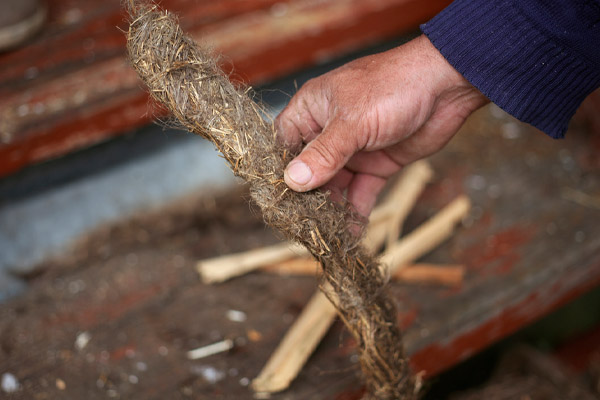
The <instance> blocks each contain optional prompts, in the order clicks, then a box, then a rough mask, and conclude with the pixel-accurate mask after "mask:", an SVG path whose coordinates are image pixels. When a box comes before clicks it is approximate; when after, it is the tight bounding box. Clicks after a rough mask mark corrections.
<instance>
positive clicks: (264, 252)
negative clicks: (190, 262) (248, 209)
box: [196, 242, 308, 283]
mask: <svg viewBox="0 0 600 400" xmlns="http://www.w3.org/2000/svg"><path fill="white" fill-rule="evenodd" d="M306 254H308V251H307V250H306V249H305V248H304V247H303V246H300V245H296V244H293V243H288V242H285V243H280V244H276V245H274V246H269V247H263V248H260V249H254V250H250V251H245V252H242V253H237V254H228V255H225V256H220V257H215V258H210V259H207V260H202V261H200V262H198V264H197V265H196V269H197V270H198V272H199V273H200V276H201V278H202V281H203V282H204V283H216V282H224V281H226V280H228V279H231V278H233V277H234V276H239V275H243V274H245V273H247V272H249V271H252V270H254V269H256V268H258V267H260V266H262V265H269V264H274V263H277V262H279V261H284V260H289V259H290V258H294V257H298V256H301V255H306Z"/></svg>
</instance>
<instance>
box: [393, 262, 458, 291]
mask: <svg viewBox="0 0 600 400" xmlns="http://www.w3.org/2000/svg"><path fill="white" fill-rule="evenodd" d="M464 276H465V266H464V265H434V264H412V265H410V266H407V267H406V268H400V269H399V270H397V271H396V272H395V273H394V274H393V275H392V279H393V280H394V281H398V282H403V283H411V284H421V285H423V284H425V285H430V284H434V285H444V286H458V285H460V284H461V283H462V281H463V278H464Z"/></svg>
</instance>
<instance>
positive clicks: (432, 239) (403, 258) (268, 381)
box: [252, 196, 469, 393]
mask: <svg viewBox="0 0 600 400" xmlns="http://www.w3.org/2000/svg"><path fill="white" fill-rule="evenodd" d="M468 206H469V201H468V199H467V198H466V197H465V196H461V197H459V198H457V199H456V200H454V201H453V202H452V203H451V204H449V205H448V206H446V207H444V208H443V209H442V210H441V211H440V212H439V213H438V214H437V215H435V216H434V217H433V218H431V219H430V220H428V221H427V222H425V223H424V224H423V225H421V226H420V227H419V228H417V229H415V231H413V232H411V233H410V234H408V235H407V236H406V237H405V238H404V239H402V240H400V241H399V242H397V243H396V244H394V246H392V248H391V249H390V252H388V255H387V260H388V265H390V266H392V267H391V268H389V271H391V272H392V273H394V272H395V271H396V270H397V269H398V267H397V266H395V265H394V264H393V262H396V261H399V262H402V263H403V264H402V265H404V264H407V263H410V262H412V261H414V260H416V259H417V258H419V257H421V256H422V255H424V254H426V253H427V252H429V251H430V250H431V249H433V248H434V247H435V246H437V245H438V244H439V243H441V242H442V241H443V240H445V239H446V238H448V237H449V236H450V235H451V234H452V229H453V228H454V226H455V225H456V223H457V222H458V221H460V220H461V219H462V218H463V217H464V215H466V213H467V212H468V210H469V207H468ZM417 241H422V242H423V244H422V245H421V244H417V245H415V242H417ZM404 242H406V243H407V244H408V245H404V244H403V243H404ZM410 246H414V249H409V248H407V247H410ZM319 299H325V300H327V298H326V297H325V295H323V294H322V293H321V292H316V293H315V294H314V295H313V297H312V299H311V301H310V303H309V304H310V307H309V306H307V307H305V308H304V310H302V313H301V314H300V316H299V317H298V319H297V320H296V321H295V322H294V324H293V325H292V327H291V328H290V329H289V330H288V331H287V333H286V335H285V337H284V338H283V341H282V342H281V343H280V344H279V346H278V347H277V349H275V352H274V353H273V354H272V355H271V358H270V359H269V361H268V362H267V365H266V366H265V367H264V368H263V370H262V371H261V372H260V374H259V375H258V377H257V378H256V379H254V381H253V383H252V388H253V389H254V390H255V391H258V392H268V393H273V392H278V391H281V390H284V389H286V388H287V387H288V385H289V384H290V382H291V381H292V380H293V379H294V378H295V377H296V375H297V373H298V371H300V369H301V368H302V366H303V365H304V363H305V362H306V360H307V359H308V357H309V356H310V354H312V351H313V350H314V349H315V348H316V347H317V345H318V344H319V343H320V342H321V339H322V338H323V336H324V335H325V333H327V329H328V327H329V326H330V325H331V324H332V323H333V320H334V319H335V315H336V313H335V307H334V306H333V305H332V304H331V303H330V302H329V301H323V300H319ZM316 321H318V323H319V327H321V328H322V327H323V326H327V329H319V330H318V333H319V334H318V335H317V334H316V333H315V334H310V336H309V337H304V335H307V332H311V330H313V329H315V328H314V327H313V326H312V324H313V323H316ZM315 331H317V329H315ZM300 351H302V354H297V353H296V352H300ZM289 354H293V355H294V356H293V357H289V356H288V355H289ZM274 359H275V360H276V361H273V360H274ZM279 371H282V372H279ZM292 372H293V374H292ZM280 374H281V375H280Z"/></svg>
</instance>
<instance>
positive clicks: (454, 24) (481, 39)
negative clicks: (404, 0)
mask: <svg viewBox="0 0 600 400" xmlns="http://www.w3.org/2000/svg"><path fill="white" fill-rule="evenodd" d="M421 30H422V31H423V33H425V35H427V37H428V38H429V40H431V42H432V43H433V45H434V46H435V47H436V48H437V49H438V50H439V51H440V52H441V53H442V54H443V55H444V57H445V58H446V59H447V60H448V62H450V64H452V66H454V68H456V69H457V70H458V71H459V72H460V73H461V74H462V75H463V76H464V77H465V78H466V79H467V80H468V81H469V82H471V83H472V84H473V85H474V86H475V87H476V88H478V89H479V90H480V91H481V92H482V93H483V94H484V95H485V96H487V97H488V98H489V99H490V100H491V101H492V102H494V103H496V104H497V105H498V106H499V107H501V108H502V109H504V110H505V111H506V112H508V113H509V114H511V115H513V116H514V117H516V118H518V119H520V120H521V121H524V122H528V123H530V124H531V125H533V126H535V127H537V128H538V129H540V130H542V131H544V132H545V133H547V134H548V135H550V136H552V137H555V138H560V137H563V136H564V134H565V131H566V130H567V126H568V124H569V120H570V119H571V117H572V116H573V114H574V113H575V111H576V110H577V107H579V105H580V104H581V102H582V101H583V99H584V98H585V97H586V96H587V95H588V94H590V93H591V92H592V91H593V90H594V89H596V88H598V87H600V0H545V1H544V0H539V1H538V0H497V1H494V0H455V1H454V2H453V3H452V4H451V5H450V6H448V7H447V8H446V9H445V10H443V11H442V12H441V13H440V14H438V15H437V16H436V17H435V18H433V19H432V20H431V21H429V22H427V23H426V24H423V25H421Z"/></svg>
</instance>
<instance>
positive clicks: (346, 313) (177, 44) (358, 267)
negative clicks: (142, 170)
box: [126, 0, 416, 400]
mask: <svg viewBox="0 0 600 400" xmlns="http://www.w3.org/2000/svg"><path fill="white" fill-rule="evenodd" d="M126 7H127V9H128V11H129V14H130V16H131V22H130V27H129V31H128V33H127V49H128V52H129V58H130V62H131V64H132V65H133V67H134V68H135V70H136V71H137V72H138V74H139V75H140V77H141V79H142V80H143V81H144V82H145V84H146V85H147V87H148V90H149V91H150V94H151V96H152V97H153V98H154V99H156V100H158V101H159V102H160V103H162V104H163V105H164V106H166V108H167V109H168V110H169V111H170V112H171V113H172V114H173V115H174V116H175V118H176V119H177V120H178V121H179V122H180V123H181V125H182V126H183V128H185V129H186V130H188V131H191V132H194V133H196V134H198V135H200V136H202V137H204V138H206V139H208V140H210V141H211V142H213V143H214V145H215V146H216V147H217V149H218V150H219V151H220V152H221V153H222V154H223V156H224V158H225V159H226V160H227V162H228V163H229V165H230V167H231V169H232V170H233V172H234V173H235V174H236V175H237V176H240V177H241V178H243V179H245V180H246V181H247V182H248V183H249V185H250V193H251V197H252V199H253V200H254V201H255V202H256V203H257V204H258V205H259V206H260V208H261V210H262V213H263V216H264V219H265V221H266V223H267V224H268V225H270V226H272V227H274V228H275V229H277V230H279V231H280V232H282V233H283V234H284V235H285V236H286V237H287V238H288V239H291V240H294V241H297V242H299V243H301V244H303V245H304V246H306V247H307V248H308V249H309V250H310V252H311V253H312V254H313V255H314V256H315V257H316V258H317V259H318V260H319V261H320V262H321V264H322V266H323V276H324V278H325V280H326V281H327V282H328V283H329V284H330V285H331V287H332V288H333V294H332V293H327V294H328V296H329V298H330V300H332V301H333V302H334V304H335V305H336V307H337V309H338V312H339V314H340V316H341V318H342V320H343V321H344V323H345V324H346V326H347V327H348V329H349V330H350V332H351V333H352V334H353V336H354V337H355V339H356V341H357V342H358V347H359V353H360V363H361V366H362V371H363V374H364V376H365V381H366V385H367V389H368V394H367V397H368V398H375V399H383V400H387V399H413V398H415V397H416V394H415V380H414V378H413V376H412V374H411V372H410V367H409V365H408V362H407V360H406V358H405V355H404V351H403V348H402V336H401V333H400V330H399V328H398V324H397V316H396V309H395V306H394V303H393V301H392V300H391V299H390V297H389V296H388V294H387V292H386V291H385V290H384V284H385V279H384V277H383V276H382V274H381V273H380V270H379V268H378V264H377V261H376V260H375V259H373V257H372V256H370V255H369V254H367V253H366V251H365V250H363V249H362V248H361V247H360V245H359V241H360V238H359V237H357V236H356V235H354V234H352V233H350V232H349V230H348V224H349V223H354V224H359V223H360V222H359V219H358V218H357V216H356V215H355V214H354V213H353V212H352V211H350V210H348V209H344V208H343V207H341V206H339V205H337V204H334V203H333V202H332V201H330V200H329V199H328V197H327V194H325V193H323V192H320V191H312V192H309V193H296V192H294V191H292V190H290V189H289V188H288V187H287V186H286V184H285V183H284V181H283V171H284V168H285V166H286V165H287V163H288V162H289V161H290V160H291V159H292V158H293V155H292V154H290V153H289V152H288V151H286V149H284V148H283V147H282V146H281V145H280V144H278V142H277V140H276V136H275V132H274V129H273V126H272V124H270V123H268V122H266V121H265V120H264V118H263V115H264V112H263V111H262V109H261V107H260V106H259V105H257V104H256V103H255V102H254V101H252V100H251V99H250V97H249V90H240V89H237V88H235V87H234V86H233V85H232V84H231V83H230V81H229V79H228V78H227V76H226V75H225V74H224V73H223V72H222V71H221V69H220V68H219V66H218V65H217V61H216V60H215V57H214V56H213V55H212V54H211V53H210V52H209V51H207V50H206V49H202V48H200V47H199V46H197V45H196V44H195V43H194V42H193V41H192V39H190V38H189V37H187V36H186V35H185V34H184V33H183V31H182V30H181V28H180V27H179V25H178V22H177V19H176V18H175V17H174V16H173V15H171V14H169V13H168V12H163V11H161V10H159V9H158V8H157V7H156V6H155V5H152V4H149V3H146V2H138V1H136V0H128V3H127V4H126Z"/></svg>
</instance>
